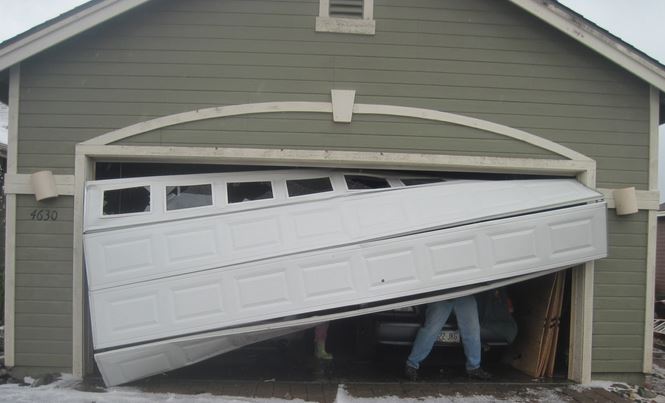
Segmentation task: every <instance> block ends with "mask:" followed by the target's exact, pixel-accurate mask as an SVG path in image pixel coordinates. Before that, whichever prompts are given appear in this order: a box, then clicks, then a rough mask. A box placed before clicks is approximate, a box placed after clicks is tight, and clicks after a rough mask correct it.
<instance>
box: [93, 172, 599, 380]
mask: <svg viewBox="0 0 665 403" xmlns="http://www.w3.org/2000/svg"><path fill="white" fill-rule="evenodd" d="M85 205H86V211H85V223H84V227H85V235H84V245H85V258H86V269H87V278H88V289H89V300H90V306H91V323H92V331H93V342H94V349H95V359H96V361H97V363H98V366H99V368H100V371H101V372H102V375H103V377H104V380H105V382H106V383H107V384H109V385H114V384H120V383H125V382H129V381H131V380H134V379H138V378H142V377H145V376H149V375H152V374H156V373H161V372H164V371H168V370H172V369H175V368H178V367H181V366H184V365H188V364H191V363H194V362H198V361H201V360H203V359H206V358H209V357H211V356H214V355H217V354H220V353H223V352H226V351H230V350H233V349H236V348H238V347H241V346H243V345H247V344H249V343H254V342H256V341H259V340H263V339H266V338H270V337H274V336H276V335H279V334H284V333H288V332H292V331H294V330H297V329H302V328H306V327H311V326H313V325H314V324H316V323H318V322H321V321H324V320H330V319H338V318H342V317H350V316H356V315H362V314H366V313H369V312H376V311H379V310H385V309H388V308H393V307H399V306H407V305H413V304H414V303H423V302H427V301H429V300H436V299H444V298H450V297H453V296H456V295H461V294H464V293H466V294H470V293H475V292H477V291H478V290H481V289H485V288H491V287H496V286H498V285H501V284H507V283H512V282H517V281H521V280H523V279H525V278H529V277H533V276H539V275H542V274H543V273H546V272H548V271H551V270H556V269H558V268H561V267H569V266H570V265H574V264H579V263H582V262H586V261H590V260H594V259H598V258H601V257H604V256H605V255H606V228H605V210H606V206H605V204H604V202H603V201H602V196H601V195H600V194H598V193H596V192H594V191H592V190H590V189H588V188H586V187H584V186H582V185H580V184H579V183H577V182H576V181H574V180H571V179H537V180H504V181H496V180H467V179H463V180H460V179H456V178H453V179H450V178H446V177H445V176H444V177H441V176H434V175H414V174H409V175H406V174H398V173H385V172H384V173H358V172H345V171H331V170H279V171H277V170H276V171H272V170H264V171H259V172H234V173H218V174H197V175H182V176H169V177H147V178H146V177H143V178H131V179H117V180H103V181H95V182H90V183H88V185H87V187H86V201H85ZM432 293H434V294H432Z"/></svg>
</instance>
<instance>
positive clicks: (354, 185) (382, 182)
mask: <svg viewBox="0 0 665 403" xmlns="http://www.w3.org/2000/svg"><path fill="white" fill-rule="evenodd" d="M344 179H345V180H346V187H347V188H349V190H366V189H383V188H389V187H390V185H389V184H388V181H387V180H386V179H385V178H377V177H375V176H366V175H344Z"/></svg>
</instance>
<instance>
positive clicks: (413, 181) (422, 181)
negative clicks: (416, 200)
mask: <svg viewBox="0 0 665 403" xmlns="http://www.w3.org/2000/svg"><path fill="white" fill-rule="evenodd" d="M400 181H402V183H403V184H404V186H417V185H426V184H428V183H438V182H445V181H446V180H445V179H443V178H402V179H400Z"/></svg>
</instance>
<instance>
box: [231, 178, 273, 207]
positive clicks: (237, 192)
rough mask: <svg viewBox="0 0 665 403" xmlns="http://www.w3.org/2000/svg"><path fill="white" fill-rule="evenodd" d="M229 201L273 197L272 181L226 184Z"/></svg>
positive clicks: (237, 201) (236, 201)
mask: <svg viewBox="0 0 665 403" xmlns="http://www.w3.org/2000/svg"><path fill="white" fill-rule="evenodd" d="M226 190H227V192H228V197H229V203H240V202H245V201H252V200H264V199H272V184H271V183H270V182H237V183H228V184H227V185H226Z"/></svg>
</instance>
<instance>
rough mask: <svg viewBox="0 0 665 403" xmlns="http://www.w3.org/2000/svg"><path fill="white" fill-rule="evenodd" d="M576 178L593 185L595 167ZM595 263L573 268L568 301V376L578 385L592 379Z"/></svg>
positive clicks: (591, 186)
mask: <svg viewBox="0 0 665 403" xmlns="http://www.w3.org/2000/svg"><path fill="white" fill-rule="evenodd" d="M577 179H578V180H579V181H580V182H581V183H583V184H584V185H586V186H588V187H590V188H595V186H596V168H595V167H593V168H591V169H588V170H586V171H585V172H581V173H580V174H579V175H578V176H577ZM593 281H594V262H588V263H585V264H584V265H583V266H578V267H575V268H573V270H572V286H571V295H570V298H571V304H570V344H569V346H568V356H569V360H568V379H571V380H573V381H575V382H579V383H581V384H588V383H589V382H591V360H592V354H591V353H592V344H593Z"/></svg>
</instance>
